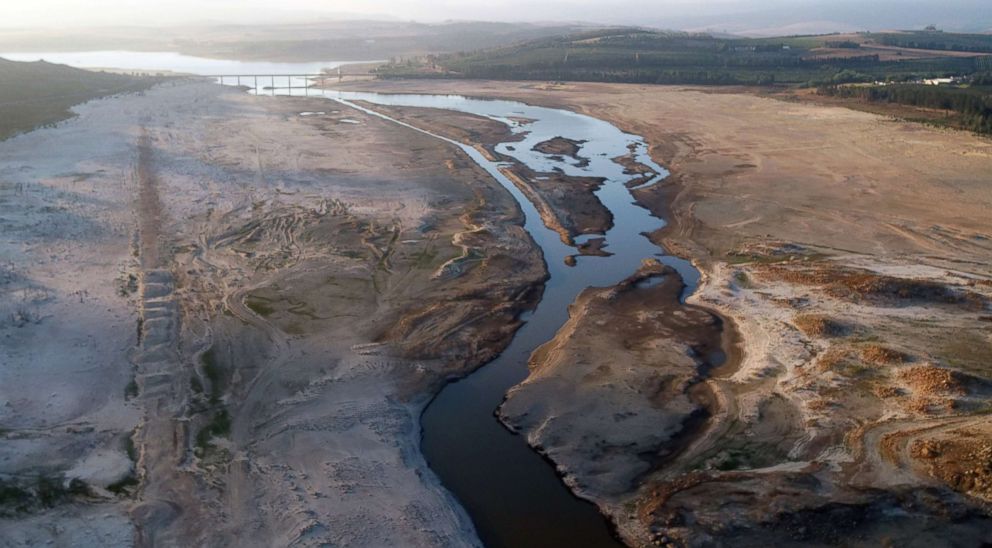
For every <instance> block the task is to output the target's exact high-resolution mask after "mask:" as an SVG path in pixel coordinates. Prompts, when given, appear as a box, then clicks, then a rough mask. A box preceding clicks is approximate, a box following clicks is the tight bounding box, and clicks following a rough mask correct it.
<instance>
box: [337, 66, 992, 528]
mask: <svg viewBox="0 0 992 548" xmlns="http://www.w3.org/2000/svg"><path fill="white" fill-rule="evenodd" d="M344 89H363V90H369V91H380V92H411V93H417V92H419V93H460V94H465V95H471V96H480V97H500V98H508V99H518V100H522V101H525V102H528V103H532V104H540V105H545V106H553V107H564V108H569V109H573V110H577V111H580V112H584V113H587V114H590V115H593V116H596V117H600V118H603V119H606V120H608V121H610V122H612V123H614V124H615V125H617V126H619V127H621V128H624V129H626V130H629V131H631V132H634V133H637V134H639V135H643V136H644V137H645V138H646V139H647V140H648V142H649V143H650V144H651V145H652V154H653V156H654V157H655V159H656V160H658V161H659V162H661V163H662V164H663V165H665V166H666V167H668V168H670V169H671V170H672V176H671V177H670V178H669V180H668V181H667V182H666V183H664V184H661V185H655V186H653V187H649V188H647V189H643V190H637V191H635V197H636V198H637V200H638V201H639V202H640V203H642V204H644V205H645V206H646V207H649V208H651V209H652V210H653V211H655V212H656V213H657V214H658V215H659V216H663V217H665V218H666V219H668V220H669V221H670V223H671V224H670V226H669V227H668V228H667V229H665V230H663V231H659V232H658V233H656V234H653V235H652V238H653V239H655V241H657V242H659V243H661V244H663V245H665V247H666V248H667V249H668V250H670V251H671V252H673V253H675V254H677V255H681V256H683V257H686V258H690V259H693V260H694V261H696V262H697V263H698V264H699V265H700V266H701V267H702V269H703V271H704V283H703V286H702V288H701V290H700V291H699V293H698V294H697V295H696V296H694V297H693V298H692V299H691V300H692V302H693V303H696V304H700V305H703V306H704V307H706V308H709V309H711V310H714V311H717V312H719V313H721V314H722V315H724V316H726V317H728V318H730V319H732V320H733V323H734V324H735V325H736V326H737V328H738V330H739V331H740V334H741V339H742V343H743V348H742V351H743V357H742V359H741V361H740V363H739V367H738V368H737V369H736V371H735V372H734V373H733V375H731V376H729V377H726V378H724V377H722V376H720V375H717V376H716V377H712V378H710V379H709V380H707V381H706V383H705V384H706V385H707V386H708V387H709V389H710V393H711V394H712V397H713V402H712V405H711V408H712V409H713V410H714V411H715V412H714V414H713V416H712V417H711V418H710V419H709V420H708V421H707V422H706V424H705V425H704V426H703V430H702V432H701V434H700V435H699V436H698V437H695V438H694V439H693V440H691V443H689V444H688V445H687V446H685V447H681V448H679V451H678V453H677V456H675V457H672V458H667V459H666V458H664V453H662V454H659V452H658V450H657V446H655V447H654V448H653V449H651V450H650V451H647V453H648V454H645V452H644V446H643V443H645V439H642V438H638V440H637V441H638V443H632V444H627V445H625V444H622V443H616V444H613V445H610V444H609V443H607V444H606V445H599V446H597V445H596V444H595V443H594V441H595V440H600V441H602V440H608V439H613V438H614V437H615V436H613V437H611V436H610V435H609V432H610V431H611V430H610V428H619V427H618V426H615V424H621V423H619V422H616V421H617V420H619V419H617V418H616V417H617V416H622V415H623V414H624V413H625V412H627V411H632V413H633V414H632V415H630V416H631V417H634V418H633V419H631V420H635V421H636V420H637V418H636V417H637V416H639V415H638V413H643V412H648V413H664V412H665V411H664V410H665V409H666V406H667V410H668V412H672V411H674V410H675V408H676V407H677V405H676V404H677V403H678V401H680V398H681V397H682V396H678V395H675V396H671V397H667V398H662V400H663V401H661V402H660V403H658V404H657V405H654V406H649V407H648V408H647V409H649V410H650V411H644V409H645V408H643V407H642V406H644V405H646V404H647V402H648V400H649V398H648V397H647V396H646V395H644V394H643V393H640V394H639V391H638V390H636V389H635V390H629V391H627V392H626V394H625V395H624V397H622V398H613V397H612V395H614V394H619V393H622V392H623V389H621V388H618V387H609V383H608V382H606V381H604V383H605V385H604V387H603V388H598V389H597V388H592V389H590V388H591V387H596V386H598V385H597V381H596V380H595V378H594V377H595V375H594V372H596V371H603V372H604V375H606V373H605V372H607V371H611V368H613V369H616V368H617V367H621V368H623V367H624V366H626V368H627V369H626V372H625V373H623V374H621V372H619V371H614V372H613V373H612V374H611V375H612V376H611V378H614V379H616V382H618V383H620V379H625V378H627V377H626V376H631V375H632V377H631V378H639V375H647V376H648V377H651V378H655V377H654V376H652V373H650V372H649V371H645V369H644V368H652V367H658V366H659V364H662V363H668V364H673V363H675V362H673V360H672V359H670V358H661V357H658V356H654V357H651V355H650V354H644V350H638V348H640V347H638V346H636V345H635V346H634V347H633V348H627V349H626V350H625V351H627V352H630V351H634V352H635V355H638V354H637V353H640V354H639V357H636V358H631V359H630V360H626V361H624V364H619V363H617V360H615V359H614V356H596V355H595V354H590V353H589V352H588V351H587V350H588V349H587V348H586V346H585V343H583V342H582V341H583V337H579V336H576V335H575V333H578V332H579V331H578V330H581V329H583V325H584V324H589V325H601V326H605V325H612V324H614V323H622V322H624V321H627V322H628V323H629V318H628V319H627V320H624V318H625V317H626V316H624V314H628V312H626V311H625V309H624V308H622V307H621V308H615V307H614V308H613V309H611V307H610V306H593V305H592V304H590V303H593V302H594V301H590V300H589V299H592V298H593V297H591V296H588V295H587V296H584V297H583V299H586V300H582V299H580V301H582V302H581V303H580V304H577V305H576V307H575V309H574V310H573V313H574V315H573V320H572V321H570V323H569V325H568V326H566V328H564V329H563V331H562V332H560V333H559V337H557V338H556V340H555V341H554V345H553V347H552V346H549V347H548V348H549V349H550V348H554V351H551V350H548V349H545V350H544V351H542V352H538V353H536V354H535V355H534V356H533V357H532V371H533V373H532V375H531V378H530V379H529V380H528V381H526V382H525V383H523V384H522V385H520V387H518V389H516V390H514V391H512V392H511V395H510V397H509V399H508V401H507V403H506V404H505V405H504V408H503V411H502V412H503V414H504V416H509V417H510V422H511V423H513V424H515V426H518V427H520V428H521V430H522V431H523V432H524V433H526V434H527V436H528V439H529V440H530V441H531V443H532V444H534V445H536V446H539V447H541V449H542V451H544V452H546V453H547V454H548V455H549V456H550V457H551V458H552V459H553V460H555V462H556V463H557V464H558V466H559V469H560V470H562V471H564V472H565V473H566V474H569V479H568V481H569V484H570V485H572V486H573V487H575V488H577V490H578V491H579V492H580V493H582V494H583V496H587V497H589V498H591V499H593V500H596V501H597V502H598V503H599V504H600V507H601V508H602V509H603V510H604V511H605V512H607V513H608V514H609V515H611V517H613V519H614V520H615V521H616V523H617V524H618V527H619V530H620V532H621V534H622V535H623V536H624V539H625V540H627V541H628V542H630V543H631V544H635V545H639V544H661V545H664V544H673V545H683V544H686V545H688V544H695V543H701V542H702V543H706V542H712V543H716V544H723V543H727V544H730V543H733V544H735V545H752V544H767V543H768V542H773V543H780V544H789V543H809V542H815V543H834V542H838V541H839V540H840V539H848V540H852V539H854V540H856V541H857V542H864V543H866V544H877V543H879V542H883V541H890V542H894V543H897V544H899V543H904V542H910V541H912V542H933V543H937V544H940V543H941V542H943V541H942V540H941V539H946V538H950V537H953V538H956V539H959V540H960V541H961V542H964V543H966V544H967V543H975V544H981V543H982V542H990V541H992V539H990V538H989V537H988V531H989V530H990V528H989V525H990V523H992V521H990V518H989V507H988V498H987V485H988V484H989V482H990V481H992V479H990V471H989V468H988V467H987V466H984V465H982V464H976V466H977V467H968V466H964V467H962V466H961V465H956V464H955V463H954V461H953V458H952V457H948V456H946V455H958V454H974V455H983V454H985V453H983V452H987V450H988V447H990V446H992V439H990V438H989V435H988V431H987V429H986V428H984V426H983V425H984V422H985V417H986V412H987V409H988V407H989V405H990V398H992V392H990V388H989V387H990V386H992V380H990V379H992V370H990V365H989V364H990V360H992V339H990V337H989V334H988V329H987V326H988V318H989V317H990V316H992V313H990V305H989V302H990V299H992V289H990V287H992V281H990V280H992V270H990V268H989V266H988V265H989V264H992V224H990V222H989V220H988V211H990V210H992V192H990V191H989V187H988V174H989V173H992V143H990V142H989V141H988V140H985V139H982V138H978V137H975V136H973V135H969V134H966V133H960V132H953V131H941V130H935V129H932V128H926V127H923V126H919V125H915V124H911V123H905V122H900V121H895V120H892V119H888V118H884V117H880V116H876V115H872V114H867V113H863V112H856V111H851V110H846V109H843V108H832V107H824V106H817V105H809V104H796V103H786V102H781V101H776V100H774V99H769V98H764V97H758V96H754V95H750V94H747V93H742V92H735V93H723V92H720V93H714V92H711V91H710V90H706V89H688V88H674V87H658V86H635V85H606V84H554V85H551V84H535V83H526V82H514V83H508V82H484V81H483V82H478V81H454V82H433V81H431V82H428V81H409V82H403V81H396V82H393V81H386V82H374V83H366V84H361V85H356V86H352V87H350V88H348V87H346V88H344ZM581 195H584V193H581ZM559 207H561V206H559ZM542 216H544V215H543V214H542ZM548 217H550V216H545V220H546V222H547V220H548ZM607 250H608V248H607ZM640 321H647V320H646V318H643V319H641V320H640ZM621 331H624V330H621ZM630 336H632V335H631V333H627V332H626V331H624V332H622V333H618V334H616V335H615V337H616V338H619V339H621V340H625V339H626V338H627V337H630ZM654 342H655V344H660V345H666V344H671V342H670V341H668V340H667V339H666V338H665V336H664V330H658V334H657V336H656V337H655V339H654ZM549 344H550V343H549ZM584 349H585V350H584ZM569 356H572V358H574V359H578V358H577V356H581V357H582V358H581V360H580V361H581V370H582V371H588V372H589V373H588V374H587V375H586V376H582V375H581V374H580V373H579V372H577V371H576V370H575V368H574V367H561V364H562V363H565V362H570V361H574V359H572V358H569ZM687 366H688V367H689V369H688V370H687V371H691V368H692V366H691V365H689V364H687ZM682 374H683V375H684V374H685V373H682ZM575 375H579V378H576V377H575ZM590 375H591V376H590ZM625 375H626V376H625ZM683 378H684V377H683ZM576 383H578V384H577V385H576ZM643 384H644V383H643V382H637V383H629V382H626V381H624V382H623V383H622V384H621V385H620V386H629V385H637V386H642V385H643ZM557 386H572V387H574V386H580V387H582V388H581V389H579V390H560V389H557V388H555V387H557ZM542 387H543V388H542ZM604 390H606V391H605V392H604ZM523 395H527V397H526V398H525V399H520V398H521V397H522V396H523ZM604 395H609V396H610V398H611V401H612V402H613V404H612V405H610V406H598V407H597V406H594V405H593V403H594V402H596V401H599V400H601V399H602V397H604ZM552 396H553V397H552ZM515 400H516V401H515ZM527 402H533V403H527ZM538 402H545V403H540V404H539V403H538ZM683 407H686V406H683ZM607 408H608V409H607ZM577 409H579V410H584V412H581V413H580V412H575V411H574V410H577ZM687 409H688V407H686V409H683V410H682V416H683V417H684V418H685V419H688V417H690V416H691V413H689V412H686V410H687ZM570 410H571V411H570ZM618 414H619V415H618ZM513 417H517V419H515V420H514V419H513ZM542 417H543V418H542ZM611 417H613V418H612V419H611ZM610 420H613V422H610ZM670 423H671V421H669V420H668V419H666V420H664V421H660V422H659V424H666V425H667V424H670ZM677 423H678V420H676V424H677ZM682 424H689V423H687V422H684V420H683V422H682ZM602 425H614V426H611V427H606V426H602ZM669 430H670V429H669V428H667V427H666V428H662V427H659V429H658V431H657V432H653V436H655V437H657V436H664V435H665V434H666V432H668V431H669ZM563 432H568V433H570V434H569V435H567V436H566V435H563V434H562V433H563ZM975 436H977V439H974V438H973V437H975ZM583 440H587V441H588V442H589V443H588V444H586V441H583ZM667 450H668V449H667V448H664V449H663V450H662V451H667ZM659 457H662V458H659ZM638 459H640V463H639V462H638ZM608 462H609V463H614V464H616V463H618V462H619V463H633V465H632V466H631V465H624V466H621V467H620V468H617V469H615V470H614V471H616V470H621V471H622V470H625V469H630V470H637V469H638V467H643V466H645V463H653V464H654V467H653V468H650V471H649V472H647V473H644V474H641V475H639V476H637V474H631V473H627V472H623V473H620V474H619V475H618V476H616V475H615V476H612V477H611V475H610V474H608V473H606V467H604V466H598V465H600V464H603V463H608ZM632 475H635V476H637V478H636V481H635V482H634V483H633V485H626V486H625V485H624V483H625V482H628V481H629V480H630V478H631V476H632ZM963 478H967V479H963ZM730 493H733V494H732V495H730ZM921 539H922V540H921Z"/></svg>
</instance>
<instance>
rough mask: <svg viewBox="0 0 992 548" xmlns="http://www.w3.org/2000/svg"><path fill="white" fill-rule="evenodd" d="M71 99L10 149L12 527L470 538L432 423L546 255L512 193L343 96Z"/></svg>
mask: <svg viewBox="0 0 992 548" xmlns="http://www.w3.org/2000/svg"><path fill="white" fill-rule="evenodd" d="M77 110H78V111H79V116H78V117H77V118H75V119H73V120H71V121H69V122H67V123H65V124H64V125H62V126H60V127H59V128H56V129H47V130H41V131H36V132H32V133H29V134H26V135H23V136H20V137H17V138H15V139H12V140H9V141H6V142H3V143H0V152H2V153H3V154H2V158H3V162H2V164H0V178H2V181H3V183H4V186H3V187H2V190H3V195H2V198H3V201H2V205H3V207H4V210H3V211H4V223H5V230H4V235H5V237H4V240H3V246H4V247H3V250H2V251H3V256H4V257H10V258H11V260H12V261H13V262H12V263H11V264H9V265H8V266H7V267H5V268H6V270H7V271H9V272H8V273H7V274H5V277H4V286H3V293H2V296H3V299H4V300H3V301H2V304H3V306H4V320H5V321H7V320H8V319H10V322H8V323H10V325H6V324H5V325H4V326H3V327H2V329H0V336H2V337H4V344H3V353H4V355H3V363H4V367H3V370H2V374H3V375H4V382H3V383H2V393H0V403H2V404H3V406H4V407H3V409H5V411H3V415H0V420H2V423H0V427H2V429H3V430H2V435H3V436H4V438H5V443H4V444H3V445H4V450H3V460H2V461H0V462H2V468H0V473H2V478H3V481H4V485H5V486H6V487H12V488H14V489H16V490H17V491H16V495H17V497H16V500H14V501H13V502H12V505H11V506H5V507H4V516H3V517H2V518H0V519H2V521H0V528H2V530H3V531H4V532H5V536H6V537H7V538H10V539H13V542H14V544H28V543H32V542H33V543H38V542H44V541H48V540H51V541H55V542H62V543H67V544H73V545H79V544H94V545H107V544H113V545H121V544H129V543H131V542H132V541H135V540H136V541H137V542H138V543H141V544H167V545H172V544H181V545H203V544H208V545H209V544H219V543H227V542H230V541H232V539H234V540H236V542H237V543H239V544H242V545H272V544H279V545H303V546H307V545H316V544H321V543H331V544H356V545H436V544H445V545H474V544H476V543H477V542H478V541H477V539H476V538H475V534H474V531H473V528H472V525H471V523H470V522H469V520H468V519H467V517H466V516H465V515H464V512H463V511H462V510H461V509H460V508H459V507H458V505H457V504H456V503H455V502H454V501H453V500H451V498H450V495H448V494H447V493H446V492H445V491H444V490H443V489H442V488H441V487H440V485H439V484H438V483H437V480H436V479H435V478H434V476H433V474H432V473H431V472H430V470H429V469H428V468H427V466H426V464H425V463H424V461H423V458H422V457H421V455H420V453H419V449H418V444H419V435H420V426H419V420H418V419H419V416H420V413H421V411H422V409H423V406H424V405H425V404H426V403H427V401H429V399H430V397H431V396H432V395H433V393H434V392H436V390H437V389H438V388H439V387H440V386H441V385H442V383H443V382H444V381H445V379H446V378H448V377H449V376H453V375H461V374H464V373H465V372H466V371H468V370H470V369H471V368H472V367H475V366H477V365H478V364H480V363H482V362H484V361H486V360H488V359H490V358H491V357H492V356H493V355H495V354H497V353H498V352H499V351H500V349H501V348H502V347H503V346H504V345H505V344H506V343H507V342H508V341H509V339H510V337H511V336H512V334H513V332H514V330H515V328H516V327H517V323H516V321H515V317H516V316H517V314H518V313H519V312H520V311H521V310H522V309H525V308H527V307H529V306H531V305H532V304H533V302H534V299H535V298H536V293H535V292H537V291H539V290H540V286H541V283H542V282H543V280H544V277H545V276H546V273H545V271H544V268H543V262H542V261H541V257H540V253H539V250H538V249H537V248H536V247H535V246H534V244H533V242H532V241H531V240H530V238H529V237H528V236H527V235H526V233H525V232H524V231H523V229H522V228H521V227H520V220H521V216H520V212H519V209H518V208H517V206H516V204H515V203H514V202H513V200H512V198H511V197H510V196H509V195H508V194H507V193H506V192H505V191H504V190H503V189H502V188H501V187H499V185H498V183H497V182H496V181H494V180H492V179H491V177H489V176H488V175H487V174H486V173H485V172H483V171H482V170H481V169H479V168H478V167H477V166H476V165H475V164H474V163H473V162H471V160H469V159H468V158H467V157H465V156H464V155H463V154H462V153H461V152H460V151H459V150H458V149H457V148H455V147H450V146H447V145H444V144H443V143H441V142H440V141H438V140H436V139H432V138H430V137H428V136H425V135H423V134H420V133H417V132H415V131H412V130H406V129H403V128H399V127H397V126H395V125H394V124H390V123H388V122H386V121H383V120H380V119H378V118H376V117H372V116H368V115H365V114H363V113H361V112H358V111H354V110H351V109H348V108H345V107H342V106H340V105H337V104H335V103H332V102H330V101H326V100H318V99H302V98H294V99H290V98H281V97H280V98H264V97H251V96H248V95H245V94H244V93H242V92H240V91H238V90H235V89H230V88H222V87H219V86H215V85H208V84H193V83H182V84H177V85H175V86H159V87H157V88H154V89H153V90H150V91H149V92H147V93H145V94H144V95H142V96H126V97H119V98H114V99H108V100H103V101H95V102H91V103H88V104H86V105H84V106H81V107H77ZM301 113H307V114H306V115H302V114H301ZM104 311H106V312H104ZM41 340H44V341H45V342H44V343H42V342H41ZM39 351H43V352H44V355H39V354H38V352H39ZM52 379H56V380H55V381H53V380H52ZM58 379H65V382H62V381H60V380H58ZM132 433H133V435H132ZM36 478H44V481H46V482H50V483H51V484H52V485H54V486H57V488H56V489H55V494H56V495H57V496H55V497H52V496H49V494H48V492H49V491H48V490H44V489H42V488H40V487H39V485H40V484H39V483H38V481H41V480H36ZM46 485H47V483H46ZM8 492H11V493H14V491H5V493H8ZM4 502H5V503H6V502H11V501H7V500H5V501H4ZM42 523H52V524H56V525H57V526H55V527H45V526H42V525H41V524H42ZM74 524H78V526H77V525H74Z"/></svg>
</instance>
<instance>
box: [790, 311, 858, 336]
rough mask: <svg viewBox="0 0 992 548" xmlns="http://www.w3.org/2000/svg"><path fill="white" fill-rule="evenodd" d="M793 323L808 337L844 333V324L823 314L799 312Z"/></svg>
mask: <svg viewBox="0 0 992 548" xmlns="http://www.w3.org/2000/svg"><path fill="white" fill-rule="evenodd" d="M792 323H793V324H794V325H795V326H796V328H797V329H799V331H801V332H802V333H803V334H804V335H806V336H807V337H836V336H838V335H842V334H844V331H845V329H844V326H843V325H841V324H840V323H839V322H837V321H836V320H833V319H831V318H830V317H829V316H824V315H822V314H799V315H797V316H796V317H795V318H793V319H792Z"/></svg>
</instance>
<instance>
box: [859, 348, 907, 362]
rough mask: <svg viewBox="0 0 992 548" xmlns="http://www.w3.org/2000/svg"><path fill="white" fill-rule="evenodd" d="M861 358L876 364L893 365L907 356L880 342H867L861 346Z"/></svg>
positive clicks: (904, 359) (903, 360)
mask: <svg viewBox="0 0 992 548" xmlns="http://www.w3.org/2000/svg"><path fill="white" fill-rule="evenodd" d="M860 354H861V359H862V360H864V361H865V362H868V363H873V364H876V365H893V364H899V363H903V362H905V361H906V359H907V358H908V356H906V355H905V354H903V353H902V352H899V351H898V350H893V349H891V348H887V347H885V346H882V345H880V344H867V345H865V346H862V347H861V352H860Z"/></svg>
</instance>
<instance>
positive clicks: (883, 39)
mask: <svg viewBox="0 0 992 548" xmlns="http://www.w3.org/2000/svg"><path fill="white" fill-rule="evenodd" d="M867 38H869V39H871V40H874V41H875V42H878V43H879V44H884V45H886V46H897V47H900V48H912V49H930V50H938V51H971V52H980V53H992V34H958V33H951V32H941V31H938V30H923V31H913V32H898V33H897V32H876V33H870V34H868V35H867Z"/></svg>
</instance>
